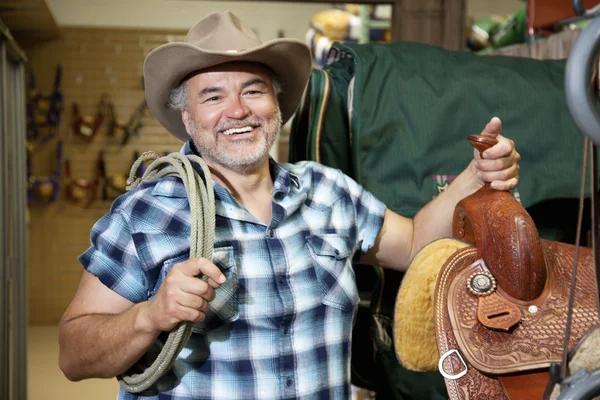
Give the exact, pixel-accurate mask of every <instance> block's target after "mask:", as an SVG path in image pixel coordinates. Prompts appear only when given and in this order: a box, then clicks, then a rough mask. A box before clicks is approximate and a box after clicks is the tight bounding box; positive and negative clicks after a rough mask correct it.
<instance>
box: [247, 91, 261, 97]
mask: <svg viewBox="0 0 600 400" xmlns="http://www.w3.org/2000/svg"><path fill="white" fill-rule="evenodd" d="M245 94H246V96H259V95H261V94H262V92H261V91H260V90H248V91H247V92H246V93H245Z"/></svg>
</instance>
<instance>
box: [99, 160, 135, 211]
mask: <svg viewBox="0 0 600 400" xmlns="http://www.w3.org/2000/svg"><path fill="white" fill-rule="evenodd" d="M139 157H140V154H139V152H138V151H137V150H135V151H134V152H133V158H132V161H131V165H133V163H134V162H135V161H136V160H137V159H138V158H139ZM131 165H130V166H128V168H127V169H126V170H124V171H120V172H118V173H116V174H114V175H108V174H107V172H106V161H105V159H104V152H103V151H101V152H100V155H99V166H100V178H101V179H102V200H103V201H108V200H114V199H116V198H117V197H119V196H120V195H122V194H124V193H125V192H126V191H127V178H128V176H129V170H130V169H131ZM144 170H145V166H144V163H141V164H140V167H139V168H138V170H137V173H136V176H137V177H140V178H141V177H142V176H143V175H144Z"/></svg>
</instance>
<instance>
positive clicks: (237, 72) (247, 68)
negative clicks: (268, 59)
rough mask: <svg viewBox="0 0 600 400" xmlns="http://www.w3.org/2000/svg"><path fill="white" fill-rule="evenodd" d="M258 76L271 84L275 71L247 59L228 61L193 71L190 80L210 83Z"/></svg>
mask: <svg viewBox="0 0 600 400" xmlns="http://www.w3.org/2000/svg"><path fill="white" fill-rule="evenodd" d="M251 77H258V78H261V79H263V80H264V81H265V83H267V84H270V83H271V81H272V79H273V72H272V71H271V69H269V68H268V67H267V66H265V65H263V64H260V63H256V62H247V61H236V62H228V63H224V64H219V65H215V66H212V67H210V68H205V69H202V70H199V71H196V72H194V73H192V74H191V75H190V76H188V79H189V80H190V82H195V83H198V84H199V83H204V84H205V83H210V82H212V81H226V80H230V79H235V78H240V79H248V78H251Z"/></svg>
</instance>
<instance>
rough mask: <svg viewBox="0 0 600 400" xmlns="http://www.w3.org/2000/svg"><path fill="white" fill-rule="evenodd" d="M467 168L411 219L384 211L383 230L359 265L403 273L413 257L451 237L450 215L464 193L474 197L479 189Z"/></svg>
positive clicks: (471, 172)
mask: <svg viewBox="0 0 600 400" xmlns="http://www.w3.org/2000/svg"><path fill="white" fill-rule="evenodd" d="M473 174H474V172H473V171H472V170H471V169H470V168H467V169H466V170H465V171H463V172H462V173H461V174H460V175H459V176H458V177H456V179H455V180H454V181H453V182H452V184H451V185H449V186H448V189H446V190H445V191H444V192H443V193H442V194H440V195H439V196H437V197H436V198H435V199H433V200H432V201H431V202H429V203H428V204H426V205H425V206H424V207H423V208H422V209H421V210H419V212H418V213H417V214H416V215H415V217H414V219H410V218H406V217H403V216H401V215H399V214H396V213H395V212H393V211H391V210H389V209H388V210H386V212H385V216H384V220H383V226H382V228H381V231H380V232H379V235H378V236H377V239H376V241H375V245H374V246H373V248H372V249H371V250H369V252H368V253H366V254H365V256H364V257H363V259H362V260H361V262H364V263H365V264H370V265H380V266H382V267H388V268H391V269H396V270H400V271H404V270H406V269H407V268H408V266H409V265H410V262H411V261H412V259H413V258H414V256H415V255H416V254H417V253H418V252H419V250H420V249H422V248H423V247H424V246H426V245H427V244H429V243H431V242H432V241H434V240H437V239H441V238H444V237H450V236H451V235H452V215H453V213H454V208H455V207H456V204H458V202H459V201H460V200H461V199H462V198H464V197H465V195H464V194H465V193H469V194H470V193H474V192H475V191H476V190H477V189H479V188H480V187H481V185H479V184H477V181H476V179H473V177H472V176H470V175H473Z"/></svg>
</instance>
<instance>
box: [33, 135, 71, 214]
mask: <svg viewBox="0 0 600 400" xmlns="http://www.w3.org/2000/svg"><path fill="white" fill-rule="evenodd" d="M62 156H63V142H62V141H61V140H59V141H58V142H57V143H56V168H55V170H54V173H53V174H52V175H51V176H49V177H41V176H33V175H32V172H31V157H32V151H31V150H30V149H27V176H28V178H29V182H28V186H27V202H28V204H30V205H32V204H50V203H53V202H54V201H56V199H57V197H58V193H59V191H60V176H61V165H62Z"/></svg>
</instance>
